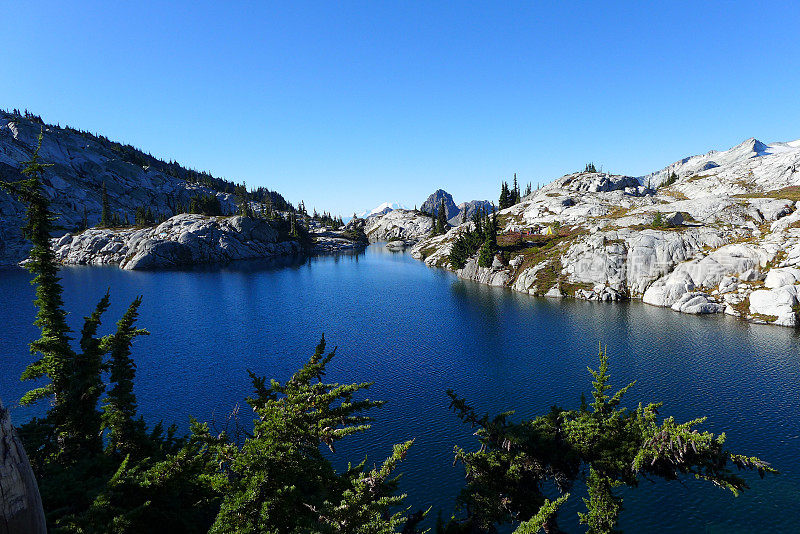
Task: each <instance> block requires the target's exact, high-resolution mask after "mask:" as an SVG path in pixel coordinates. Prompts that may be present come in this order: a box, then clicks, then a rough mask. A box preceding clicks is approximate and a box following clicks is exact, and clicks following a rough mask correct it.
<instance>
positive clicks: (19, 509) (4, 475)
mask: <svg viewBox="0 0 800 534" xmlns="http://www.w3.org/2000/svg"><path fill="white" fill-rule="evenodd" d="M46 532H47V526H46V523H45V519H44V510H43V509H42V498H41V497H40V496H39V486H37V485H36V479H35V478H34V476H33V469H31V464H30V462H29V461H28V455H27V454H25V449H24V448H23V447H22V442H21V441H20V439H19V437H18V436H17V431H16V429H15V428H14V427H13V426H12V424H11V417H10V416H9V414H8V410H6V409H5V408H4V407H3V402H2V401H0V534H39V533H46Z"/></svg>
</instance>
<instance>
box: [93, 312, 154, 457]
mask: <svg viewBox="0 0 800 534" xmlns="http://www.w3.org/2000/svg"><path fill="white" fill-rule="evenodd" d="M141 303H142V297H137V298H136V299H135V300H134V301H133V302H132V303H131V305H130V306H129V307H128V310H127V311H126V312H125V315H123V316H122V318H121V319H120V320H119V322H117V331H116V333H114V335H113V336H111V338H110V340H109V342H108V350H109V352H110V358H111V361H110V364H109V369H110V371H111V376H110V378H111V382H112V383H113V384H114V385H113V387H112V388H111V389H110V390H109V392H108V395H107V398H106V400H105V403H104V404H105V406H104V409H105V411H104V413H103V425H104V427H105V428H108V429H109V430H110V431H111V433H110V436H109V439H108V450H109V452H112V453H115V454H119V455H120V456H121V457H125V456H127V455H131V454H133V455H135V454H136V452H137V451H138V450H141V449H142V441H143V438H142V436H143V434H144V422H143V421H142V420H141V419H139V420H138V421H137V420H136V419H135V418H136V395H135V394H134V392H133V381H134V378H135V376H136V365H135V364H134V363H133V359H132V358H131V345H132V343H133V340H134V338H136V337H137V336H141V335H148V332H147V330H143V329H140V328H136V327H135V326H134V323H135V322H136V318H137V317H138V315H139V306H140V305H141Z"/></svg>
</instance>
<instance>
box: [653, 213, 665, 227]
mask: <svg viewBox="0 0 800 534" xmlns="http://www.w3.org/2000/svg"><path fill="white" fill-rule="evenodd" d="M653 226H655V227H656V228H661V227H663V226H665V225H664V217H663V216H662V215H661V212H660V211H657V212H656V214H655V215H654V216H653Z"/></svg>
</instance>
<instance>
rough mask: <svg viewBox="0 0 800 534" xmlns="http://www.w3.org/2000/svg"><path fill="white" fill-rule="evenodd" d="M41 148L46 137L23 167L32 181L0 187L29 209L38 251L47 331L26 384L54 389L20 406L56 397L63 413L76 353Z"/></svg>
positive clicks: (42, 321) (41, 320) (31, 267)
mask: <svg viewBox="0 0 800 534" xmlns="http://www.w3.org/2000/svg"><path fill="white" fill-rule="evenodd" d="M41 145H42V133H40V134H39V143H38V145H37V148H36V150H34V152H33V155H32V157H31V159H30V161H27V162H25V163H24V164H23V165H24V167H23V169H22V174H23V175H25V177H26V178H25V179H24V180H21V181H19V182H16V183H5V182H0V186H2V187H3V188H5V189H7V190H8V191H9V193H11V194H13V195H15V196H16V197H17V198H18V199H19V201H20V202H22V203H23V204H25V206H26V211H25V221H26V222H25V226H24V227H23V232H24V234H25V237H26V238H27V239H29V240H30V241H31V243H32V245H33V247H32V248H31V253H30V261H29V262H27V263H26V264H25V267H26V268H27V269H28V271H30V272H31V273H32V274H34V275H35V276H34V278H33V280H32V281H31V283H32V284H33V285H35V286H36V300H35V301H34V304H35V305H36V307H37V308H38V311H37V313H36V321H35V322H34V324H35V325H36V326H37V327H39V328H40V329H41V337H40V338H39V339H38V340H36V341H34V342H33V343H31V345H30V348H31V353H32V354H34V355H38V356H39V357H38V358H37V359H36V361H34V362H33V363H31V364H29V365H28V367H27V368H26V369H25V372H24V373H23V374H22V379H23V380H39V379H41V378H44V377H47V378H48V379H49V380H50V383H49V384H46V385H43V386H40V387H37V388H34V389H33V390H31V391H29V392H28V393H26V394H25V395H24V396H23V397H22V399H21V400H20V404H23V405H28V404H32V403H34V402H36V401H38V400H40V399H43V398H45V397H52V402H53V409H58V410H61V407H62V404H63V403H64V402H65V401H66V395H65V393H66V391H67V388H68V385H69V374H68V370H69V367H70V366H71V364H72V360H73V358H74V353H73V352H72V349H71V347H70V345H69V341H70V335H69V333H70V329H69V327H68V326H67V321H66V315H67V314H66V312H65V311H64V310H63V306H64V302H63V300H62V297H61V294H62V292H63V290H62V288H61V284H60V283H59V280H60V279H59V277H58V267H57V263H56V260H55V255H54V254H53V251H52V249H51V248H50V233H51V231H52V229H53V228H52V221H53V216H52V214H51V213H50V202H49V201H48V200H47V197H45V196H44V192H43V190H42V186H41V178H42V174H43V172H44V169H45V168H46V167H47V166H48V165H45V164H42V163H41V162H40V161H39V148H40V147H41Z"/></svg>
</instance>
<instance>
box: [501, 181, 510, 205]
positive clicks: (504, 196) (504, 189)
mask: <svg viewBox="0 0 800 534" xmlns="http://www.w3.org/2000/svg"><path fill="white" fill-rule="evenodd" d="M509 206H511V192H510V191H509V190H508V184H507V183H506V182H503V183H502V184H500V209H501V210H502V209H506V208H508V207H509Z"/></svg>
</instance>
